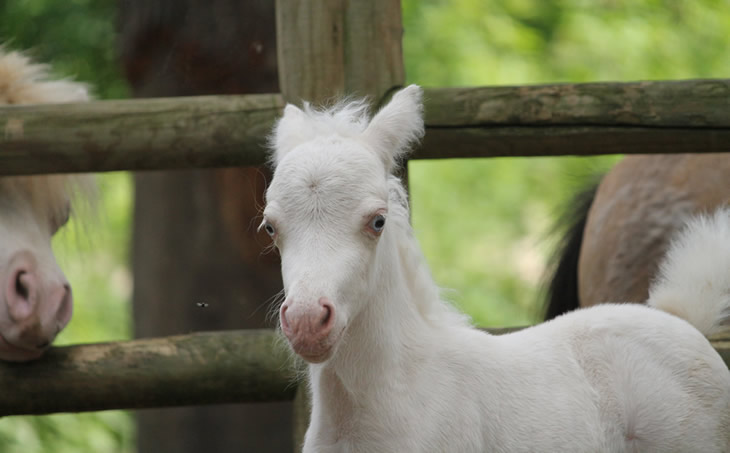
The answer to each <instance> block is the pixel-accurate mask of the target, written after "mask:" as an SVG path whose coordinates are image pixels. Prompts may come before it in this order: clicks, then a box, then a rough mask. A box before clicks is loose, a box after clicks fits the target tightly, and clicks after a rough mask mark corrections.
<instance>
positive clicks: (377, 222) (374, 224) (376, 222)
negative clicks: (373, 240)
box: [369, 214, 385, 234]
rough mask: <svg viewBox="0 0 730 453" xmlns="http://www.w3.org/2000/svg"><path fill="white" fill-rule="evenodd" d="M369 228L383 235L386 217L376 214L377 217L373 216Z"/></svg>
mask: <svg viewBox="0 0 730 453" xmlns="http://www.w3.org/2000/svg"><path fill="white" fill-rule="evenodd" d="M369 227H370V229H371V230H373V232H375V233H376V234H380V233H382V232H383V228H385V216H384V215H383V214H376V215H375V216H373V218H372V219H371V220H370V225H369Z"/></svg>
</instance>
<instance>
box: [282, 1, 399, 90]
mask: <svg viewBox="0 0 730 453" xmlns="http://www.w3.org/2000/svg"><path fill="white" fill-rule="evenodd" d="M276 15H277V17H276V26H277V40H278V41H277V52H278V60H279V83H280V86H281V92H282V93H283V94H284V96H285V98H286V99H287V100H288V101H290V102H295V103H298V102H300V101H301V100H302V99H304V100H307V101H314V102H326V101H329V100H332V99H334V98H335V97H336V96H340V95H342V94H345V93H346V94H348V95H356V96H371V97H373V99H375V100H377V99H380V98H381V97H382V96H383V95H384V94H385V93H386V92H387V91H388V90H390V89H392V88H394V87H397V86H401V85H402V84H403V83H404V80H405V76H404V68H403V49H402V45H401V37H402V35H403V25H402V21H401V9H400V1H399V0H350V1H345V0H322V1H318V2H311V1H307V0H277V2H276Z"/></svg>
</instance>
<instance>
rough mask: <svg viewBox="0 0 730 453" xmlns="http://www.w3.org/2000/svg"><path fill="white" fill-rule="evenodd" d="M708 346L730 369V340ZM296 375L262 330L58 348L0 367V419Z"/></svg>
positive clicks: (156, 401) (286, 387) (279, 387)
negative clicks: (30, 360) (36, 356)
mask: <svg viewBox="0 0 730 453" xmlns="http://www.w3.org/2000/svg"><path fill="white" fill-rule="evenodd" d="M518 329H519V328H498V329H485V330H487V331H489V332H491V333H494V334H502V333H506V332H510V331H514V330H518ZM712 344H713V346H714V347H715V349H717V350H718V352H719V353H720V355H721V356H722V358H723V360H725V363H727V364H728V365H730V337H729V338H724V337H723V338H717V339H714V340H713V341H712ZM296 368H297V365H296V364H295V362H294V361H293V360H292V356H291V354H290V353H289V352H288V349H287V346H286V344H285V343H284V342H283V341H281V338H280V337H279V336H278V334H277V333H276V332H274V331H273V330H264V329H262V330H238V331H221V332H206V333H194V334H190V335H180V336H173V337H165V338H153V339H141V340H133V341H122V342H115V343H101V344H89V345H76V346H64V347H57V348H52V349H51V350H50V351H48V353H47V354H46V355H45V356H44V357H43V358H41V359H40V360H37V361H34V362H29V363H6V362H0V388H2V389H3V391H2V392H0V416H7V415H27V414H36V415H37V414H49V413H55V412H82V411H101V410H109V409H144V408H153V407H172V406H189V405H204V404H224V403H245V402H248V403H251V402H262V401H283V400H291V399H293V398H294V395H295V391H296V376H297V373H296Z"/></svg>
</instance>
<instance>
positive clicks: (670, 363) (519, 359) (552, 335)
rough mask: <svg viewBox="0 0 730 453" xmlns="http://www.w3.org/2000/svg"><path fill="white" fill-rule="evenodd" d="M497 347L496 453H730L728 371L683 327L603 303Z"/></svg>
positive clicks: (645, 310)
mask: <svg viewBox="0 0 730 453" xmlns="http://www.w3.org/2000/svg"><path fill="white" fill-rule="evenodd" d="M497 338H498V339H499V348H500V351H501V352H500V354H501V357H500V360H501V361H502V362H501V364H502V365H505V364H506V366H503V368H501V369H500V370H499V371H500V372H501V373H503V375H502V376H500V377H499V378H497V379H495V380H494V383H495V384H493V385H494V386H495V389H494V390H493V391H495V392H501V393H503V395H501V398H503V401H508V402H509V403H506V404H502V405H500V406H499V413H497V414H492V417H491V419H490V421H491V422H493V423H498V424H500V425H501V426H502V427H510V428H509V429H506V430H503V431H501V433H502V434H507V437H506V438H502V439H500V440H498V441H497V442H490V444H491V445H495V446H497V445H499V446H500V447H501V448H497V449H496V450H495V451H537V450H535V449H536V448H538V446H539V448H538V449H539V450H540V451H564V452H568V451H576V452H579V451H583V452H584V451H611V452H622V451H626V452H631V451H637V452H653V451H656V452H723V451H730V418H729V417H730V372H728V369H727V366H726V365H725V363H724V362H723V361H722V359H721V357H720V356H719V355H718V354H717V352H716V351H715V350H714V349H713V348H712V346H711V345H710V343H709V341H708V340H707V339H706V338H705V337H704V336H703V335H702V334H701V333H700V332H699V331H698V330H696V329H695V328H694V327H692V326H691V325H690V324H689V323H687V322H685V321H684V320H682V319H680V318H677V317H675V316H672V315H669V314H667V313H664V312H662V311H660V310H656V309H653V308H649V307H645V306H640V305H633V304H622V305H615V304H607V305H602V306H597V307H593V308H591V309H589V310H579V311H577V312H573V313H572V314H570V315H569V316H563V317H559V318H557V319H555V320H553V321H550V322H548V323H545V324H541V325H539V326H536V327H533V328H530V329H527V330H524V331H521V332H516V333H514V334H509V335H504V336H501V337H497ZM496 432H500V431H499V430H496ZM521 440H524V441H526V442H525V443H522V442H521ZM527 442H529V444H528V443H527Z"/></svg>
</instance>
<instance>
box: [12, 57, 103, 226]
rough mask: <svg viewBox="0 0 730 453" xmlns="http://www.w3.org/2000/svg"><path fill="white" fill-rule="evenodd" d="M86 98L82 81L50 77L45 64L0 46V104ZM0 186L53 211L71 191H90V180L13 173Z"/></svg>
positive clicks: (62, 207)
mask: <svg viewBox="0 0 730 453" xmlns="http://www.w3.org/2000/svg"><path fill="white" fill-rule="evenodd" d="M88 100H89V92H88V87H87V85H86V84H84V83H80V82H74V81H71V80H54V79H53V78H52V76H51V74H50V71H49V67H48V66H47V65H44V64H37V63H34V62H32V61H31V60H30V58H28V57H27V56H25V55H23V54H22V53H20V52H15V51H9V50H7V49H5V48H4V47H2V46H0V105H21V104H22V105H25V104H58V103H66V102H86V101H88ZM0 189H2V190H3V191H7V192H21V193H25V194H27V195H29V196H30V199H31V202H32V204H33V207H34V208H35V209H37V210H39V211H42V212H48V213H51V214H53V215H56V214H61V213H62V211H64V210H65V209H66V206H65V204H66V201H67V200H68V199H69V197H70V195H71V193H73V192H83V193H86V194H90V193H91V192H93V182H92V179H91V177H90V176H87V175H42V176H13V177H2V178H0ZM11 196H12V193H11Z"/></svg>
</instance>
